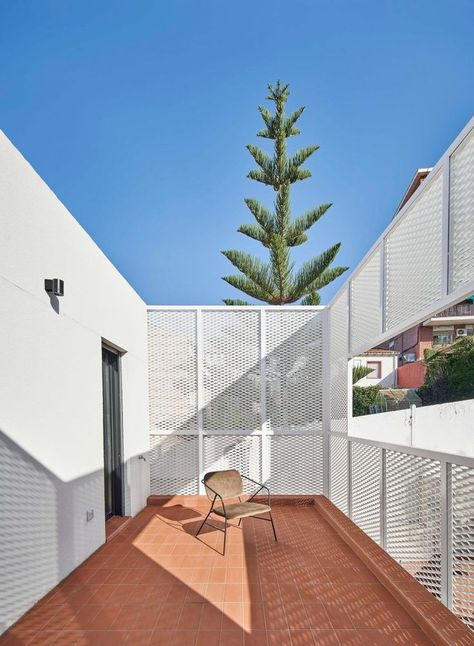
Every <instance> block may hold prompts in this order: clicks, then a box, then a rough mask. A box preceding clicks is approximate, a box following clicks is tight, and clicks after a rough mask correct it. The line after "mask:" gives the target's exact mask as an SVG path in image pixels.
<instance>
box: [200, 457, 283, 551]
mask: <svg viewBox="0 0 474 646" xmlns="http://www.w3.org/2000/svg"><path fill="white" fill-rule="evenodd" d="M242 478H244V479H245V480H247V481H248V482H252V483H253V484H255V485H257V487H258V489H257V490H256V491H255V493H253V494H252V496H251V497H250V498H249V499H248V500H246V501H242V499H241V496H242V495H243V481H242ZM201 482H202V484H203V485H204V487H205V489H206V494H207V497H208V498H209V500H211V501H212V504H211V508H210V509H209V512H208V514H207V516H206V518H205V519H204V520H203V522H202V524H201V526H200V527H199V529H198V531H197V533H196V536H199V533H200V531H201V529H202V528H203V527H204V525H205V524H206V523H207V524H208V525H210V526H211V527H214V529H218V530H219V531H221V532H224V549H223V552H222V554H223V555H225V545H226V539H227V521H229V520H232V519H237V518H238V519H239V523H238V526H240V523H241V522H242V518H247V517H250V516H252V517H254V518H257V519H259V520H267V521H270V522H271V524H272V529H273V536H274V537H275V540H277V535H276V531H275V525H274V524H273V518H272V509H271V505H270V490H269V488H268V487H267V486H266V485H264V484H261V483H260V482H257V481H256V480H252V478H248V477H247V476H244V475H241V474H240V473H239V472H238V471H236V470H235V469H229V470H227V471H210V472H209V473H206V475H205V476H204V478H203V479H202V481H201ZM262 489H264V490H266V492H267V497H268V504H266V505H265V504H263V503H258V502H251V501H252V500H253V498H255V496H256V495H257V494H258V493H260V491H262ZM218 498H219V500H220V503H221V504H220V505H219V506H217V507H214V504H215V502H216V500H217V499H218ZM229 498H238V499H239V502H237V503H231V504H227V505H226V504H225V502H224V501H225V500H229ZM265 513H268V514H269V518H263V517H262V516H260V514H265ZM211 514H216V515H217V516H220V517H221V518H223V519H224V529H222V528H221V527H217V526H216V525H213V524H212V523H210V522H208V520H207V519H208V518H209V516H210V515H211Z"/></svg>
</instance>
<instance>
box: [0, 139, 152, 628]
mask: <svg viewBox="0 0 474 646" xmlns="http://www.w3.org/2000/svg"><path fill="white" fill-rule="evenodd" d="M54 277H57V278H62V279H64V281H65V296H64V297H62V298H59V299H57V304H56V309H55V307H53V306H52V302H51V301H50V298H49V296H48V294H47V293H46V292H45V290H44V279H45V278H54ZM56 310H57V311H56ZM146 334H147V330H146V308H145V304H144V303H143V301H142V300H141V299H140V298H139V296H138V295H137V294H136V293H135V292H134V290H133V289H132V288H131V287H130V285H129V284H128V283H127V282H126V280H125V279H124V278H123V277H122V276H121V275H120V274H119V272H118V271H117V270H116V269H115V268H114V267H113V265H112V264H111V263H110V261H109V260H108V259H107V258H106V257H105V256H104V254H103V253H102V252H101V251H100V249H99V248H98V247H97V245H96V244H95V243H94V242H93V240H92V239H91V238H90V237H89V236H88V235H87V233H86V232H85V231H84V230H83V229H82V228H81V227H80V225H79V224H78V223H77V221H76V220H75V219H74V218H73V217H72V216H71V214H70V213H69V212H68V211H67V209H66V208H65V207H64V206H63V205H62V204H61V202H59V200H58V199H57V198H56V196H55V195H54V194H53V193H52V192H51V190H50V189H49V188H48V187H47V186H46V184H45V183H44V182H43V181H42V180H41V178H40V177H39V176H38V175H37V174H36V172H35V171H34V170H33V168H32V167H31V166H30V165H29V164H28V162H27V161H26V160H25V159H24V158H23V157H22V156H21V154H20V153H19V152H18V151H17V150H16V149H15V148H14V146H13V145H12V144H11V143H10V142H9V141H8V139H7V138H6V137H5V136H4V135H3V134H2V133H0V452H1V455H0V460H1V462H0V496H1V500H0V571H1V572H2V577H1V581H2V584H1V585H2V586H4V587H2V589H0V632H1V631H2V630H3V629H5V628H6V627H7V626H8V625H9V624H11V623H12V622H13V621H15V620H16V619H17V618H18V617H20V616H21V615H22V614H23V613H24V612H25V611H26V610H27V609H28V608H29V607H30V606H31V605H33V604H34V603H35V602H36V601H37V600H38V599H39V598H41V597H42V596H43V595H44V594H45V593H46V592H47V591H48V590H50V589H51V588H52V587H53V586H54V585H55V584H56V583H57V582H58V581H60V580H61V579H63V578H64V577H65V576H66V575H67V574H68V573H69V572H70V571H71V570H73V569H74V568H75V567H76V566H77V565H78V564H79V563H81V562H82V561H83V560H84V559H85V558H86V557H88V556H89V555H90V554H91V553H92V552H93V551H95V550H96V549H97V548H98V547H99V546H100V545H101V544H102V543H103V542H104V540H105V533H104V486H103V429H102V374H101V345H102V340H103V339H105V340H107V341H108V342H110V343H112V344H114V345H115V346H118V347H119V348H121V349H123V350H124V351H125V354H124V355H123V358H122V389H123V393H122V397H123V434H124V459H125V466H126V468H125V501H126V509H125V511H126V513H127V514H131V515H134V514H136V513H137V512H138V511H139V510H140V509H142V508H143V506H144V505H145V504H146V498H147V495H148V488H149V478H148V472H147V469H148V463H147V462H146V463H145V462H143V461H141V460H138V455H140V454H146V452H147V450H148V402H147V391H148V389H147V340H146V338H147V337H146ZM87 509H94V512H95V517H94V519H93V520H92V521H90V522H88V523H87V522H86V510H87Z"/></svg>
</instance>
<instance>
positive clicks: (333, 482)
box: [329, 434, 349, 514]
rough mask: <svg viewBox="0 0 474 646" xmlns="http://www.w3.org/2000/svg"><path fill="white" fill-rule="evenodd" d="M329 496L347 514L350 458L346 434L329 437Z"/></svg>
mask: <svg viewBox="0 0 474 646" xmlns="http://www.w3.org/2000/svg"><path fill="white" fill-rule="evenodd" d="M329 442H330V443H329V456H330V457H329V498H330V499H331V502H333V503H334V504H335V505H336V507H339V509H340V510H341V511H343V512H344V513H345V514H347V513H348V512H349V506H348V494H349V478H348V476H349V459H348V453H347V451H348V447H347V444H348V442H347V436H346V435H342V434H341V435H336V434H334V435H331V436H330V438H329Z"/></svg>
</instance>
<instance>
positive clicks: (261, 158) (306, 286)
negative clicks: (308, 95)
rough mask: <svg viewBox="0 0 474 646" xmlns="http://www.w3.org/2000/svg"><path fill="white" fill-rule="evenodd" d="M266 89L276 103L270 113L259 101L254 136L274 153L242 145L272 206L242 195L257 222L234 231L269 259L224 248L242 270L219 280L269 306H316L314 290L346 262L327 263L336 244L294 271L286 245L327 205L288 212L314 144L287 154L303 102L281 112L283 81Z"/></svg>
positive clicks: (298, 239) (301, 236) (297, 240)
mask: <svg viewBox="0 0 474 646" xmlns="http://www.w3.org/2000/svg"><path fill="white" fill-rule="evenodd" d="M268 89H269V91H270V94H269V95H268V97H267V99H269V100H270V101H273V102H274V103H275V113H274V114H272V113H271V112H269V111H268V110H267V109H266V108H265V107H264V106H259V108H258V109H259V112H260V114H261V116H262V119H263V121H264V123H265V127H264V128H263V129H262V130H260V131H259V132H258V133H257V136H258V137H264V138H265V139H272V140H273V141H274V142H275V143H274V154H273V157H269V155H267V153H266V152H264V151H263V150H261V149H260V148H258V147H257V146H252V145H249V146H247V149H248V151H249V152H250V154H251V155H252V157H253V158H254V160H255V162H256V163H257V165H258V168H257V169H255V170H251V171H250V173H249V174H248V177H250V178H251V179H254V180H256V181H257V182H261V183H262V184H266V185H267V186H271V187H273V190H274V191H275V193H276V196H275V202H274V210H273V211H270V210H268V209H267V208H265V207H264V206H263V205H262V204H260V202H257V200H253V199H250V198H247V199H246V200H245V203H246V204H247V206H248V208H249V209H250V212H251V213H252V215H253V216H254V218H255V220H256V224H243V225H242V226H241V227H240V228H239V229H238V231H239V232H240V233H243V234H244V235H246V236H248V237H249V238H253V239H254V240H257V241H258V242H260V243H261V244H262V245H263V246H264V247H266V248H267V249H268V251H269V255H270V258H269V262H268V263H265V262H262V261H261V260H260V259H259V258H256V257H255V256H251V255H250V254H247V253H244V252H242V251H235V250H231V251H223V252H222V253H223V254H224V256H226V258H228V259H229V260H230V262H231V263H232V264H233V265H234V267H236V268H237V269H238V270H239V271H240V272H241V273H240V274H237V275H232V276H224V277H223V280H225V281H226V282H227V283H229V284H230V285H232V286H233V287H236V288H237V289H239V290H240V291H242V292H245V294H247V295H248V296H251V297H252V298H255V299H257V300H259V301H263V302H265V303H269V304H270V305H285V304H286V303H294V302H296V301H299V300H300V299H302V301H301V303H302V304H303V305H318V304H319V302H320V297H319V293H318V291H319V290H320V289H321V288H322V287H325V286H326V285H328V284H329V283H330V282H331V281H333V280H334V279H335V278H337V277H338V276H340V275H341V274H342V273H343V272H345V271H346V270H347V267H331V263H332V262H333V260H334V259H335V257H336V255H337V253H338V251H339V248H340V246H341V244H340V243H338V244H335V245H333V246H332V247H330V248H329V249H327V250H326V251H323V253H321V254H320V255H318V256H316V257H314V258H312V259H311V260H309V261H307V262H305V263H303V264H302V266H301V267H300V268H299V269H298V270H295V268H294V263H293V262H292V261H291V256H290V249H291V247H297V246H298V245H301V244H303V243H304V242H306V241H307V240H308V236H307V233H306V232H307V231H308V230H309V229H310V228H311V227H312V226H313V224H315V222H317V221H318V220H319V218H320V217H321V216H323V215H324V213H326V211H327V210H328V209H329V207H330V206H331V204H322V205H321V206H317V207H315V208H313V209H311V210H309V211H307V212H306V213H304V214H303V215H300V216H298V217H297V218H294V219H293V218H292V217H291V207H290V187H291V185H292V184H294V183H295V182H298V181H301V180H303V179H307V178H308V177H311V173H310V171H309V170H307V169H306V168H302V165H303V164H304V162H305V161H306V160H307V159H308V157H310V156H311V155H312V154H313V153H314V152H315V151H316V150H318V148H319V146H307V147H306V148H302V149H301V150H299V151H298V152H297V153H295V154H294V155H292V156H291V157H289V156H288V154H287V150H286V139H287V138H288V137H294V136H295V135H299V134H300V131H299V130H298V128H297V127H296V126H295V124H296V122H297V120H298V119H299V117H300V116H301V114H302V112H303V110H304V107H302V108H299V109H298V110H296V111H295V112H293V113H292V114H290V115H289V116H286V115H285V106H286V102H287V101H288V96H289V94H290V93H289V90H288V85H282V84H281V83H280V81H278V82H277V84H276V86H275V87H273V86H272V85H269V86H268ZM224 303H226V304H227V305H248V303H247V302H246V301H243V300H240V299H224Z"/></svg>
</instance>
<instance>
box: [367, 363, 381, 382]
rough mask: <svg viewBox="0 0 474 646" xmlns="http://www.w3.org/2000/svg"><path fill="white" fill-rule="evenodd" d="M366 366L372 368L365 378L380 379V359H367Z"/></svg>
mask: <svg viewBox="0 0 474 646" xmlns="http://www.w3.org/2000/svg"><path fill="white" fill-rule="evenodd" d="M367 368H372V372H369V374H368V375H367V379H380V377H381V376H382V362H381V361H367Z"/></svg>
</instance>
